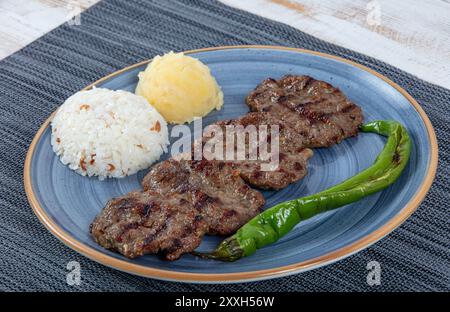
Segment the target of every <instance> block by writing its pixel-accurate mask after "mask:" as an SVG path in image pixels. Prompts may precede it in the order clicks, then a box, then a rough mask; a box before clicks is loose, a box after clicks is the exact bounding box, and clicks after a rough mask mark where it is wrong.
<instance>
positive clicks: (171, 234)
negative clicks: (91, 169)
mask: <svg viewBox="0 0 450 312" xmlns="http://www.w3.org/2000/svg"><path fill="white" fill-rule="evenodd" d="M207 228H208V225H207V223H206V220H205V219H204V218H203V216H202V212H201V209H200V208H199V207H195V205H193V204H192V202H191V201H190V198H189V196H186V194H182V193H175V192H174V193H171V194H170V195H169V196H167V195H163V194H160V193H157V192H131V193H129V194H127V195H125V196H122V197H119V198H115V199H112V200H110V201H109V202H108V203H107V205H106V207H105V208H104V209H103V210H102V211H101V212H100V214H99V215H97V217H96V218H95V219H94V222H93V223H92V224H91V229H90V230H91V234H92V236H93V237H94V239H95V241H96V242H97V243H98V244H100V245H101V246H103V247H105V248H108V249H111V250H115V251H118V252H120V253H121V254H123V255H124V256H125V257H128V258H135V257H138V256H142V255H144V254H147V253H161V254H163V255H164V257H165V258H166V259H167V260H176V259H178V258H179V257H180V256H181V255H182V254H183V253H186V252H189V251H192V250H194V249H195V248H197V247H198V245H200V242H201V239H202V237H203V235H204V234H205V232H206V230H207Z"/></svg>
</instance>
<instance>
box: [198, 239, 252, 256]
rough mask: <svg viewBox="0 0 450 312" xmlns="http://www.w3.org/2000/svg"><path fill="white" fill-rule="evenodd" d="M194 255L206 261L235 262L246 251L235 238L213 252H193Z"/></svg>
mask: <svg viewBox="0 0 450 312" xmlns="http://www.w3.org/2000/svg"><path fill="white" fill-rule="evenodd" d="M191 254H192V255H194V256H198V257H201V258H204V259H214V260H222V261H230V262H231V261H235V260H237V259H239V258H241V257H242V256H243V255H244V250H243V249H242V248H241V247H240V246H239V243H238V241H237V239H236V238H235V237H233V236H231V237H229V238H227V239H225V240H223V241H222V242H221V243H220V244H219V246H218V247H217V248H216V249H215V250H213V251H211V252H199V251H193V252H191Z"/></svg>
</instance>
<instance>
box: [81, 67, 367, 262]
mask: <svg viewBox="0 0 450 312" xmlns="http://www.w3.org/2000/svg"><path fill="white" fill-rule="evenodd" d="M247 104H248V106H249V107H250V110H251V112H250V113H248V114H246V115H244V116H242V117H241V118H238V119H235V120H228V121H220V122H218V123H216V125H218V126H219V127H222V128H223V127H226V126H227V125H242V126H244V127H245V126H248V125H255V126H256V127H258V126H261V125H278V126H279V151H280V154H279V167H278V169H277V170H275V171H263V170H261V165H262V164H263V163H264V161H261V160H250V161H249V160H245V161H233V162H226V161H220V160H206V159H203V160H201V161H189V160H180V161H177V160H174V159H169V160H166V161H163V162H161V163H159V164H157V165H156V166H154V167H153V168H152V170H150V172H149V173H148V174H147V175H146V177H145V178H144V180H143V182H142V186H143V188H144V192H131V193H129V194H127V195H125V196H122V197H119V198H116V199H112V200H110V201H109V202H108V204H107V205H106V207H105V208H104V209H103V210H102V211H101V212H100V214H99V215H98V216H97V217H96V218H95V220H94V221H93V223H92V225H91V229H90V230H91V234H92V236H93V237H94V239H95V240H96V241H97V243H99V244H100V245H101V246H103V247H105V248H109V249H112V250H116V251H118V252H120V253H121V254H123V255H125V256H126V257H129V258H134V257H137V256H140V255H143V254H147V253H160V254H162V255H163V256H164V257H165V258H166V259H167V260H175V259H178V258H179V257H180V256H181V255H182V254H183V253H187V252H190V251H193V250H194V249H195V248H197V247H198V245H199V244H200V242H201V239H202V237H203V235H204V234H220V235H228V234H231V233H233V232H235V231H236V230H237V229H238V228H239V227H240V226H242V225H243V224H244V223H246V222H247V221H248V220H249V219H251V218H252V217H253V216H255V215H256V214H257V213H258V212H259V211H260V209H261V207H262V206H263V205H264V198H263V196H262V194H261V193H260V192H258V191H256V190H253V189H251V188H250V187H249V186H248V185H247V184H246V183H248V184H251V185H253V186H256V187H258V188H265V189H281V188H284V187H286V186H287V185H288V184H290V183H292V182H295V181H298V180H299V179H301V178H303V177H304V176H305V174H306V165H307V161H308V159H309V158H310V157H311V156H312V151H311V150H310V149H309V148H315V147H327V146H330V145H333V144H336V143H339V142H340V141H342V140H343V139H344V138H347V137H350V136H355V135H357V134H358V127H359V125H361V124H362V122H363V116H362V112H361V109H360V108H359V107H358V106H356V105H355V104H353V103H351V102H350V101H349V100H348V99H347V98H346V97H345V96H344V95H343V94H342V93H341V92H340V91H339V90H338V89H336V88H334V87H333V86H331V85H330V84H328V83H326V82H323V81H318V80H314V79H313V78H311V77H308V76H285V77H283V78H282V79H280V80H274V79H266V80H264V81H263V82H262V83H261V84H260V85H258V86H257V87H256V89H255V90H254V91H253V92H251V93H250V94H249V95H248V97H247ZM245 146H246V148H248V149H251V145H250V144H249V142H248V141H246V142H245ZM235 148H236V147H235ZM245 182H246V183H245Z"/></svg>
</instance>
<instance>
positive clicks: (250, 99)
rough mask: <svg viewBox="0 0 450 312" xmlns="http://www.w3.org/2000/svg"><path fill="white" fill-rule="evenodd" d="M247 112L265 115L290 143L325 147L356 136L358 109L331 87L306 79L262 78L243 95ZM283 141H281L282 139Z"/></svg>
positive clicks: (361, 119) (359, 115)
mask: <svg viewBox="0 0 450 312" xmlns="http://www.w3.org/2000/svg"><path fill="white" fill-rule="evenodd" d="M247 105H248V106H249V107H250V110H251V111H254V112H266V113H268V114H269V115H270V117H269V118H271V119H273V120H275V121H277V122H278V123H280V125H282V126H283V128H285V130H284V135H285V136H286V138H289V141H290V142H291V143H292V144H295V145H297V146H298V145H300V146H302V147H311V148H313V147H328V146H331V145H333V144H336V143H339V142H341V141H342V140H343V139H345V138H347V137H351V136H356V135H357V134H358V128H359V126H360V125H361V124H362V122H363V115H362V111H361V108H360V107H359V106H357V105H355V104H353V103H352V102H350V101H349V100H348V99H347V98H346V97H345V95H344V94H343V93H342V92H341V91H340V90H339V89H337V88H335V87H333V86H332V85H330V84H328V83H326V82H324V81H320V80H315V79H313V78H311V77H308V76H293V75H288V76H285V77H283V78H282V79H280V80H275V79H270V78H269V79H266V80H264V81H263V82H262V83H261V84H259V85H258V86H257V87H256V89H255V90H254V91H253V92H251V93H250V94H249V95H248V96H247ZM282 139H284V138H282Z"/></svg>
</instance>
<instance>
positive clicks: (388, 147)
mask: <svg viewBox="0 0 450 312" xmlns="http://www.w3.org/2000/svg"><path fill="white" fill-rule="evenodd" d="M361 131H363V132H374V133H378V134H380V135H383V136H387V137H388V139H387V142H386V144H385V146H384V148H383V150H382V151H381V153H380V154H379V155H378V157H377V158H376V159H375V162H374V163H373V164H372V166H370V167H369V168H367V169H366V170H364V171H362V172H360V173H359V174H357V175H355V176H353V177H352V178H350V179H348V180H345V181H344V182H342V183H339V184H337V185H335V186H333V187H331V188H328V189H326V190H324V191H322V192H320V193H317V194H314V195H310V196H306V197H302V198H299V199H294V200H290V201H286V202H283V203H280V204H278V205H276V206H274V207H272V208H270V209H267V210H265V211H264V212H262V213H260V214H259V215H257V216H256V217H254V218H253V219H251V220H250V221H249V222H247V223H246V224H245V225H243V226H242V227H241V228H240V229H239V230H238V231H237V232H236V233H235V234H234V235H232V236H230V237H228V238H227V239H225V240H224V241H222V242H221V243H220V244H219V246H218V247H217V248H216V249H215V250H214V251H213V252H210V253H200V252H194V254H195V255H198V256H200V257H203V258H209V259H217V260H223V261H235V260H237V259H239V258H242V257H247V256H249V255H251V254H253V253H255V252H256V250H258V249H259V248H262V247H264V246H267V245H269V244H272V243H274V242H276V241H277V240H278V239H280V238H281V237H283V236H284V235H286V234H287V233H288V232H289V231H290V230H291V229H292V228H293V227H294V226H295V225H296V224H298V223H299V222H300V221H302V220H306V219H308V218H311V217H313V216H315V215H317V214H319V213H322V212H324V211H328V210H332V209H335V208H338V207H342V206H345V205H348V204H350V203H353V202H355V201H358V200H360V199H361V198H364V197H366V196H368V195H371V194H374V193H376V192H379V191H381V190H383V189H385V188H387V187H388V186H389V185H391V184H392V183H394V182H395V181H396V180H397V178H398V177H399V176H400V174H401V173H402V171H403V169H404V168H405V166H406V164H407V163H408V160H409V154H410V152H411V140H410V138H409V135H408V132H407V131H406V129H405V128H404V127H403V126H402V125H401V124H400V123H398V122H396V121H388V120H379V121H373V122H370V123H368V124H365V125H363V126H361Z"/></svg>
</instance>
